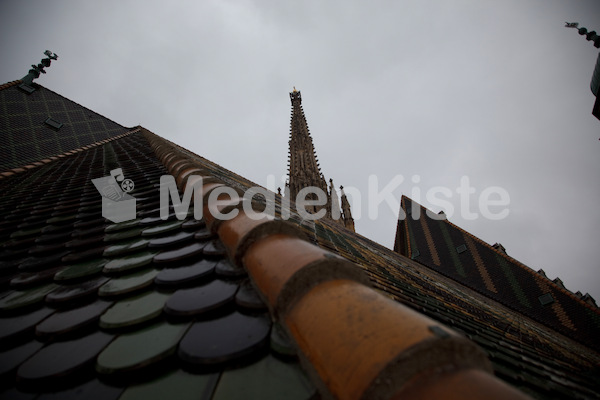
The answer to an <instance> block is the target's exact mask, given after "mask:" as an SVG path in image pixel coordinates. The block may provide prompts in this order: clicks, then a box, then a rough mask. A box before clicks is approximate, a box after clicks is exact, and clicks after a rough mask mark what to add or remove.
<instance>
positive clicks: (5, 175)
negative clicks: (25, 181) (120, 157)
mask: <svg viewBox="0 0 600 400" xmlns="http://www.w3.org/2000/svg"><path fill="white" fill-rule="evenodd" d="M140 128H141V127H136V128H133V129H132V130H129V131H127V132H125V133H123V134H121V135H118V136H113V137H111V138H108V139H104V140H100V141H98V142H94V143H91V144H88V145H85V146H82V147H79V148H77V149H73V150H69V151H67V152H64V153H61V154H57V155H54V156H50V157H46V158H44V159H42V160H39V161H34V162H32V163H29V164H27V165H23V166H21V167H17V168H13V169H9V170H6V171H0V179H6V178H9V177H11V176H13V175H15V174H20V173H22V172H26V171H28V170H30V169H34V168H37V167H41V166H44V165H46V164H48V163H51V162H53V161H56V160H58V159H60V158H65V157H69V156H72V155H74V154H77V153H80V152H82V151H85V150H88V149H91V148H93V147H97V146H103V145H105V144H106V143H109V142H112V141H113V140H117V139H121V138H123V137H125V136H129V135H131V134H132V133H136V132H139V131H140Z"/></svg>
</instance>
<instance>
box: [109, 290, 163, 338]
mask: <svg viewBox="0 0 600 400" xmlns="http://www.w3.org/2000/svg"><path fill="white" fill-rule="evenodd" d="M169 296H170V294H169V293H159V292H154V291H150V292H146V293H142V294H139V295H137V296H134V297H130V298H127V299H125V300H121V301H119V302H117V303H115V304H114V305H113V306H112V307H111V308H109V309H108V310H106V312H105V313H104V314H102V316H101V317H100V327H101V328H105V329H112V328H123V327H126V326H131V325H136V324H140V323H142V322H146V321H150V320H151V319H154V318H156V317H158V316H159V315H160V314H161V313H162V309H163V306H164V305H165V302H166V301H167V299H168V298H169Z"/></svg>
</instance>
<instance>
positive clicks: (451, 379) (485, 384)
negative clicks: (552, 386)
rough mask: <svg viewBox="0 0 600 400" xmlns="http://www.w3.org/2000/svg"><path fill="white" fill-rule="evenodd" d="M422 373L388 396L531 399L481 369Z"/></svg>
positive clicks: (397, 398) (396, 399) (402, 399)
mask: <svg viewBox="0 0 600 400" xmlns="http://www.w3.org/2000/svg"><path fill="white" fill-rule="evenodd" d="M424 375H425V376H419V377H417V378H416V379H413V380H412V381H411V382H409V383H407V384H406V385H405V387H404V388H402V389H401V390H400V391H399V392H397V393H396V394H395V395H394V396H393V397H392V398H391V400H429V399H447V400H453V399H456V400H475V399H486V400H505V399H511V400H526V399H531V397H529V396H526V395H525V394H524V393H522V392H520V391H519V390H517V389H515V388H513V387H512V386H509V385H507V384H506V383H504V382H502V381H501V380H499V379H498V378H496V377H495V376H493V375H490V374H488V373H486V372H483V371H478V370H474V369H466V370H461V371H446V372H441V373H440V372H438V373H435V372H434V373H431V374H424Z"/></svg>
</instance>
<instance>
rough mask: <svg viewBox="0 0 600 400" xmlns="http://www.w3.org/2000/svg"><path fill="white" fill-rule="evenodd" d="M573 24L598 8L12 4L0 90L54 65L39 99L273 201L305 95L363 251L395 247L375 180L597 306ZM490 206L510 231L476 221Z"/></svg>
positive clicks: (584, 51)
mask: <svg viewBox="0 0 600 400" xmlns="http://www.w3.org/2000/svg"><path fill="white" fill-rule="evenodd" d="M565 21H570V22H579V23H580V24H581V25H582V26H585V27H587V28H588V29H589V30H592V29H595V30H598V31H600V2H598V1H597V0H589V1H578V0H562V1H551V0H543V1H542V0H539V1H534V0H503V1H491V0H489V1H487V0H455V1H442V0H436V1H424V0H411V1H369V2H367V1H363V2H357V1H290V2H284V1H275V0H273V1H194V2H178V1H173V2H163V1H148V0H144V1H102V2H100V1H56V0H55V1H22V0H14V1H13V0H10V1H9V0H2V2H0V30H1V31H0V49H2V56H1V57H0V81H2V82H7V81H12V80H15V79H19V78H21V77H23V76H24V75H25V74H26V73H27V70H28V69H29V66H30V65H31V64H33V63H38V62H39V61H40V59H41V58H42V57H43V54H42V53H43V51H44V50H45V49H50V50H52V51H54V52H56V53H57V54H58V55H59V60H58V61H57V62H53V63H52V66H51V67H50V68H49V69H48V70H47V72H48V73H47V74H46V75H43V76H42V77H41V78H40V79H38V80H37V82H38V83H40V84H41V85H43V86H45V87H47V88H49V89H51V90H54V91H56V92H58V93H60V94H62V95H64V96H66V97H67V98H69V99H71V100H74V101H76V102H78V103H80V104H82V105H84V106H86V107H88V108H90V109H92V110H94V111H96V112H99V113H100V114H102V115H104V116H106V117H108V118H110V119H112V120H114V121H116V122H118V123H120V124H122V125H124V126H129V127H131V126H135V125H138V124H140V125H142V126H144V127H146V128H148V129H150V130H151V131H153V132H155V133H157V134H158V135H161V136H163V137H165V138H167V139H169V140H171V141H174V142H176V143H178V144H180V145H182V146H184V147H186V148H188V149H190V150H192V151H194V152H196V153H198V154H200V155H202V156H204V157H206V158H208V159H210V160H212V161H214V162H217V163H219V164H220V165H222V166H223V167H225V168H228V169H230V170H233V171H234V172H236V173H239V174H241V175H243V176H245V177H246V178H248V179H250V180H252V181H254V182H256V183H258V184H260V185H263V186H270V188H271V189H275V188H276V186H278V185H281V177H282V176H284V175H285V174H286V173H287V170H286V163H287V151H288V138H289V123H290V115H291V105H290V100H289V95H288V93H289V92H290V91H291V90H292V87H293V86H296V88H297V89H299V90H301V91H302V98H303V106H304V111H305V114H306V117H307V120H308V126H309V128H310V131H311V134H312V137H313V140H314V144H315V148H316V151H317V155H318V157H319V160H320V164H321V168H322V172H323V173H324V175H325V177H326V179H329V178H333V179H334V182H335V184H336V185H337V186H339V185H344V186H346V187H353V188H357V189H358V190H359V191H360V193H361V202H360V210H359V209H358V206H359V204H358V201H357V199H353V200H352V202H353V203H354V205H355V209H354V210H353V211H354V213H355V217H356V216H357V214H359V212H360V214H361V216H360V218H355V219H356V230H357V232H358V233H360V234H362V235H364V236H366V237H368V238H370V239H372V240H375V241H377V242H379V243H381V244H383V245H385V246H387V247H390V248H391V247H392V246H393V242H394V234H395V231H396V219H397V215H398V209H397V207H398V206H397V205H395V204H392V206H391V207H390V206H388V205H387V203H386V202H384V203H382V204H380V206H379V208H378V216H377V218H376V219H373V218H369V201H368V198H369V197H368V182H369V177H370V176H374V177H376V178H377V181H378V188H379V191H381V190H382V188H383V187H384V186H386V185H387V184H390V183H392V182H393V180H394V178H395V177H396V176H398V175H401V176H402V177H403V179H404V181H403V183H401V184H399V185H397V187H396V186H394V185H393V183H392V186H391V187H390V188H394V190H393V197H394V199H395V202H396V203H399V200H400V196H401V195H402V194H405V195H408V196H412V197H414V199H415V200H417V201H419V202H420V203H421V204H423V205H424V206H426V207H429V208H432V209H433V210H434V211H435V212H437V211H439V210H440V207H439V206H437V205H436V204H433V203H431V202H428V201H427V199H426V194H427V193H428V191H430V190H431V188H434V187H444V188H448V189H449V190H451V191H452V192H451V193H452V196H451V197H450V198H444V197H443V196H439V195H438V197H439V198H441V199H444V200H447V201H449V202H450V204H451V205H452V207H453V208H454V213H453V214H452V215H451V216H450V218H449V220H450V221H451V222H453V223H455V224H457V225H458V226H460V227H462V228H464V229H466V230H467V231H469V232H471V233H473V234H474V235H476V236H478V237H480V238H481V239H483V240H484V241H486V242H488V243H490V244H493V243H495V242H500V243H502V244H503V245H504V246H505V247H506V249H507V252H508V254H510V255H511V256H513V257H515V258H516V259H518V260H520V261H521V262H523V263H525V264H527V265H528V266H530V267H532V268H534V269H536V270H537V269H539V268H543V269H544V270H545V271H546V273H547V274H548V276H549V277H550V278H551V279H553V278H555V277H556V276H559V277H560V278H561V279H562V280H563V281H564V283H565V285H566V286H567V288H568V289H570V290H572V291H574V292H575V291H577V290H580V291H582V292H583V293H585V292H589V293H590V294H592V296H594V297H595V299H596V300H597V301H598V302H599V303H600V273H599V267H600V265H599V264H600V261H599V260H600V240H599V236H600V205H599V204H598V199H599V198H600V179H599V178H598V176H599V173H600V141H599V140H598V139H599V138H600V121H599V120H597V119H596V118H594V117H593V116H592V115H591V111H592V107H593V104H594V97H593V95H592V93H591V91H590V88H589V84H590V78H591V76H592V72H593V70H594V65H595V63H596V58H597V57H598V49H596V48H594V47H593V45H592V44H591V42H588V41H586V40H585V38H584V37H581V36H579V35H578V34H577V32H576V31H575V30H572V29H566V28H564V27H563V26H564V22H565ZM125 174H127V173H126V172H125ZM415 175H418V179H416V178H415V179H413V177H414V176H415ZM269 176H274V177H276V183H275V184H270V183H269V180H268V177H269ZM465 176H466V177H468V179H469V181H470V184H471V186H472V187H473V188H474V189H475V193H473V194H472V195H471V197H470V200H471V204H470V209H469V210H468V211H469V212H471V213H478V214H479V217H478V218H476V219H473V220H466V219H465V218H463V217H462V216H461V212H460V210H461V201H460V196H459V194H458V193H457V192H456V188H458V187H459V186H460V182H461V178H462V177H465ZM372 179H373V178H372ZM398 180H399V178H396V182H397V181H398ZM414 180H418V183H414ZM490 187H500V188H502V189H504V190H505V191H506V192H507V193H508V195H509V196H510V204H509V205H508V207H505V208H507V209H508V212H509V213H508V216H507V217H506V218H504V219H502V220H490V219H487V218H483V217H482V216H481V212H479V211H480V210H478V199H479V196H480V195H481V193H482V191H483V190H485V189H486V188H490ZM417 192H420V199H419V198H417V197H418V196H416V194H417ZM371 203H372V202H371ZM392 203H394V202H392ZM372 206H373V204H371V207H372ZM502 209H503V207H498V206H496V207H495V208H494V207H492V208H491V209H490V210H491V211H492V212H499V211H501V210H502ZM447 211H448V210H447Z"/></svg>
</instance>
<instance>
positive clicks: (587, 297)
mask: <svg viewBox="0 0 600 400" xmlns="http://www.w3.org/2000/svg"><path fill="white" fill-rule="evenodd" d="M581 300H583V301H585V302H586V303H588V304H589V305H590V306H594V307H598V305H597V304H596V300H594V298H593V297H592V296H590V294H589V293H586V294H584V295H583V297H582V298H581Z"/></svg>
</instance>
